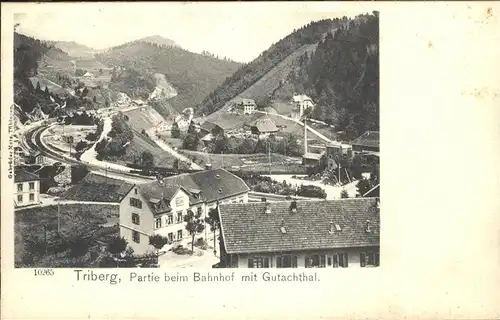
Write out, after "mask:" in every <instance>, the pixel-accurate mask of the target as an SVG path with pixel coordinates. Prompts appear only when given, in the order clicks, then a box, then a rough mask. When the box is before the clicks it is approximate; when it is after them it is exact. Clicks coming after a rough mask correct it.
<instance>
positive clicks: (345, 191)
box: [340, 189, 349, 199]
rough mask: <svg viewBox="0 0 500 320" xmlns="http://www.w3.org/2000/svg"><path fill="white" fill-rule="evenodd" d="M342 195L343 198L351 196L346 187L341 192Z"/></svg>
mask: <svg viewBox="0 0 500 320" xmlns="http://www.w3.org/2000/svg"><path fill="white" fill-rule="evenodd" d="M340 197H341V198H342V199H345V198H349V193H348V192H347V190H346V189H342V191H341V192H340Z"/></svg>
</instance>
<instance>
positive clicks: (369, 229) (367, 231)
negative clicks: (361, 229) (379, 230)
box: [365, 220, 372, 233]
mask: <svg viewBox="0 0 500 320" xmlns="http://www.w3.org/2000/svg"><path fill="white" fill-rule="evenodd" d="M365 231H366V233H371V232H372V229H371V225H370V220H366V230H365Z"/></svg>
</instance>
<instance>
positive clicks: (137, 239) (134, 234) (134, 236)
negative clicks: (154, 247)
mask: <svg viewBox="0 0 500 320" xmlns="http://www.w3.org/2000/svg"><path fill="white" fill-rule="evenodd" d="M132 240H133V241H134V242H137V243H139V242H141V235H140V234H139V232H137V231H132Z"/></svg>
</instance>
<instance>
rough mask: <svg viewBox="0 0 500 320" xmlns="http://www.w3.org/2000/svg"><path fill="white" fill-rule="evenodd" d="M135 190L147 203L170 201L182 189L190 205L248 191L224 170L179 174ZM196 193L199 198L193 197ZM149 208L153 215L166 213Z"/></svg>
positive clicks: (163, 209) (242, 182)
mask: <svg viewBox="0 0 500 320" xmlns="http://www.w3.org/2000/svg"><path fill="white" fill-rule="evenodd" d="M137 188H138V190H139V192H140V193H141V195H142V196H143V197H144V198H145V199H146V200H147V201H149V200H150V199H151V198H154V199H166V200H167V201H170V200H171V199H172V196H174V195H175V193H177V191H178V190H179V189H183V190H184V191H185V192H186V193H187V194H188V195H189V199H190V203H191V204H196V203H199V202H202V201H206V202H214V201H217V200H219V199H223V198H228V197H230V196H234V195H237V194H241V193H245V192H248V191H249V190H250V189H249V188H248V186H247V185H246V184H245V182H244V181H243V180H242V179H241V178H239V177H237V176H236V175H234V174H232V173H230V172H228V171H226V170H224V169H214V170H204V171H199V172H195V173H186V174H179V175H176V176H171V177H167V178H164V179H163V183H162V184H160V183H159V182H158V181H152V182H148V183H144V184H140V185H137ZM197 193H199V195H200V196H199V197H195V194H197ZM151 208H152V211H153V212H154V213H159V212H165V211H168V208H167V207H166V206H165V207H162V208H160V209H155V208H153V207H151Z"/></svg>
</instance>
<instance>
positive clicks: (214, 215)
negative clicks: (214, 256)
mask: <svg viewBox="0 0 500 320" xmlns="http://www.w3.org/2000/svg"><path fill="white" fill-rule="evenodd" d="M218 207H219V205H218V204H217V206H216V207H215V208H212V209H210V211H209V212H208V217H206V218H205V222H206V223H208V224H209V225H210V230H211V231H212V232H213V233H214V251H215V250H216V249H215V238H216V237H215V236H216V234H215V232H216V231H217V230H220V217H219V208H218Z"/></svg>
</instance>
